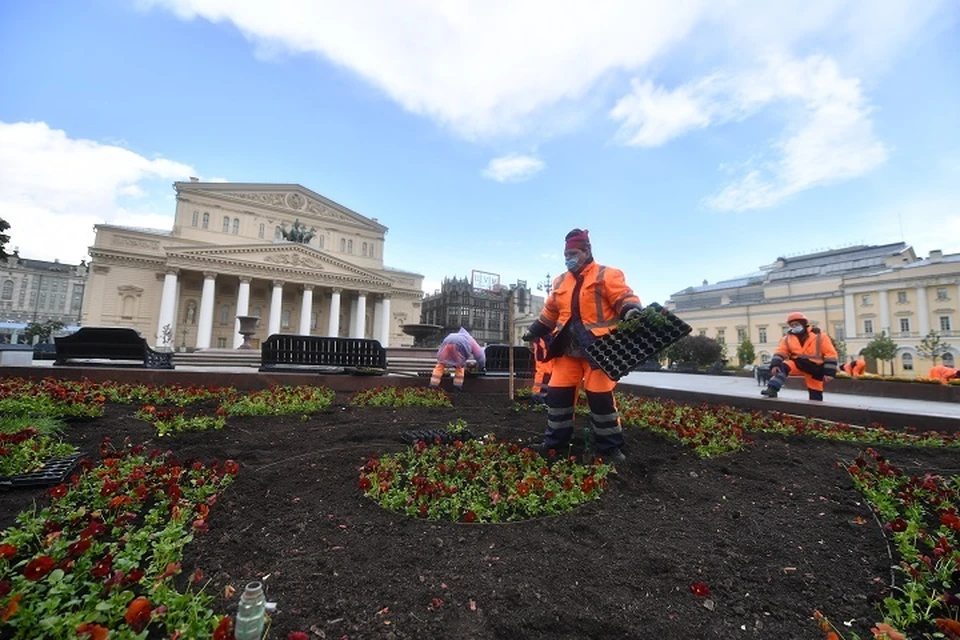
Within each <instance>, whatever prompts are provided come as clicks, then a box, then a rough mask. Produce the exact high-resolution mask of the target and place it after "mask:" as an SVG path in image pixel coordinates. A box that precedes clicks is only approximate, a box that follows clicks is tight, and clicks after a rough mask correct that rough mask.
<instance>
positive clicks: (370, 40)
mask: <svg viewBox="0 0 960 640" xmlns="http://www.w3.org/2000/svg"><path fill="white" fill-rule="evenodd" d="M769 5H773V6H769ZM565 7H566V8H565ZM0 86H2V87H4V88H3V90H2V91H0V218H3V219H5V220H7V221H8V222H10V223H11V225H12V228H11V230H10V232H9V233H10V235H11V237H12V239H11V242H10V247H11V248H12V247H19V249H20V252H21V255H23V256H24V257H33V258H41V259H51V260H52V259H54V258H58V259H60V260H62V261H68V262H77V261H79V260H80V259H81V258H83V257H85V255H86V247H87V246H89V245H90V244H91V243H92V241H93V231H92V225H93V224H96V223H99V222H113V223H117V224H129V225H134V226H146V227H154V228H162V229H169V228H170V226H171V224H172V217H173V210H174V203H173V191H172V189H171V187H170V184H171V183H172V182H173V181H175V180H183V179H186V178H187V177H188V176H191V175H192V176H199V177H200V178H201V179H204V180H229V181H232V182H283V183H291V182H295V183H300V184H302V185H304V186H306V187H308V188H310V189H313V190H314V191H317V192H319V193H321V194H323V195H325V196H326V197H328V198H331V199H333V200H335V201H337V202H340V203H341V204H343V205H345V206H347V207H350V208H352V209H354V210H355V211H358V212H359V213H361V214H363V215H366V216H369V217H374V218H378V219H379V221H380V222H381V223H383V224H385V225H387V226H388V227H389V228H390V231H389V233H388V235H387V247H386V255H385V261H386V263H387V264H388V265H389V266H392V267H396V268H400V269H407V270H411V271H416V272H419V273H422V274H424V276H425V283H424V286H425V288H426V289H427V290H428V291H432V290H433V289H434V288H436V287H438V286H439V283H440V281H441V280H442V279H443V278H444V277H447V276H461V277H462V276H467V275H469V273H470V271H471V270H472V269H478V270H483V271H490V272H494V273H498V274H500V276H501V278H502V280H503V281H504V282H513V281H515V280H517V279H525V280H527V281H528V282H529V283H531V284H535V283H537V282H540V281H542V280H545V278H546V276H547V274H549V275H550V276H555V275H557V274H558V273H559V271H560V270H561V269H562V268H563V263H562V248H563V236H564V234H565V233H566V232H567V231H568V230H570V229H571V228H573V227H585V228H588V229H590V233H591V237H592V238H593V245H594V254H595V257H596V258H597V260H598V261H600V262H601V263H604V264H610V265H613V266H617V267H620V268H622V269H623V270H624V271H625V272H626V274H627V279H628V282H629V283H630V284H631V285H632V286H633V288H634V289H635V290H636V292H637V293H638V294H639V295H640V297H641V299H642V300H643V301H644V302H652V301H659V302H662V301H664V300H665V299H666V298H667V297H668V296H669V295H670V294H671V293H673V292H676V291H679V290H681V289H683V288H685V287H687V286H690V285H697V284H700V283H701V282H702V281H703V280H705V279H706V280H708V281H710V282H714V281H716V280H720V279H725V278H731V277H735V276H738V275H741V274H744V273H749V272H751V271H754V270H756V269H757V268H758V267H759V266H760V265H762V264H766V263H769V262H771V261H773V260H774V259H775V258H776V257H777V256H779V255H789V254H797V253H804V252H810V251H815V250H820V249H824V248H834V247H840V246H845V245H850V244H857V243H871V244H879V243H886V242H896V241H900V240H901V239H902V240H904V241H906V242H907V243H910V244H912V245H913V246H914V247H915V249H916V250H917V252H918V254H922V255H926V254H927V253H928V252H929V251H930V250H932V249H942V250H944V251H946V252H958V251H960V125H958V121H960V4H958V3H956V2H955V1H952V0H919V1H913V2H911V1H903V2H901V1H894V0H875V1H869V2H868V1H866V0H857V1H854V0H850V1H848V2H843V1H842V0H804V1H801V0H783V1H780V2H776V3H769V2H761V1H759V0H758V1H752V0H709V1H708V0H699V1H698V0H689V1H686V2H678V1H675V0H669V1H668V0H649V1H647V2H643V3H637V2H632V1H624V2H618V1H613V0H611V1H608V2H603V3H594V4H593V5H592V6H590V3H571V4H570V5H566V6H565V5H564V3H559V4H558V3H556V2H545V1H539V0H531V1H530V2H527V3H511V2H494V3H490V2H469V1H466V0H464V1H462V2H456V3H447V2H436V3H432V2H405V3H404V2H385V1H384V2H369V3H327V2H303V1H298V0H273V2H269V3H266V2H254V1H246V0H87V1H86V2H74V1H66V0H64V1H60V0H48V1H45V2H29V1H26V0H10V1H8V2H4V3H2V4H0Z"/></svg>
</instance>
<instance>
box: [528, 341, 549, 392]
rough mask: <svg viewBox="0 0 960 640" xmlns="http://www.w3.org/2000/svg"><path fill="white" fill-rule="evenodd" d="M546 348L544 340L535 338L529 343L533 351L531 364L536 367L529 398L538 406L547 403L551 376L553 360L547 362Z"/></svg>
mask: <svg viewBox="0 0 960 640" xmlns="http://www.w3.org/2000/svg"><path fill="white" fill-rule="evenodd" d="M548 347H549V345H548V344H547V341H546V340H545V339H544V338H537V339H536V340H534V341H533V342H531V343H530V348H531V349H532V350H533V364H534V366H535V367H536V372H535V373H534V376H533V389H532V390H531V398H532V399H533V401H534V402H537V403H539V404H546V402H547V389H548V388H549V386H550V376H551V375H552V374H553V360H547V349H548Z"/></svg>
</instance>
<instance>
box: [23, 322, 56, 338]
mask: <svg viewBox="0 0 960 640" xmlns="http://www.w3.org/2000/svg"><path fill="white" fill-rule="evenodd" d="M65 326H66V325H65V324H63V323H62V322H60V321H59V320H47V321H46V322H30V323H28V324H27V327H26V328H25V329H24V330H23V335H24V337H25V338H26V339H27V341H28V342H33V339H34V338H38V340H37V342H50V336H52V335H53V334H54V332H56V331H60V330H61V329H63V328H64V327H65Z"/></svg>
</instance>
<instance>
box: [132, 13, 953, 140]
mask: <svg viewBox="0 0 960 640" xmlns="http://www.w3.org/2000/svg"><path fill="white" fill-rule="evenodd" d="M139 3H140V4H141V5H143V6H146V7H160V8H163V9H166V10H168V11H171V12H173V13H174V14H176V15H177V16H179V17H180V18H182V19H185V20H190V19H204V20H208V21H210V22H225V23H231V24H232V25H234V26H235V27H236V28H237V29H238V30H240V31H241V32H242V33H243V34H244V35H245V36H246V37H247V38H248V39H249V40H251V41H252V42H253V43H254V46H255V47H256V48H257V52H258V54H259V55H260V56H261V58H265V59H277V58H278V57H280V56H282V55H284V54H285V53H294V54H311V55H317V56H321V57H323V58H326V59H327V60H330V61H331V62H333V63H334V64H337V65H339V66H341V67H344V68H346V69H349V70H350V71H352V72H354V73H356V74H358V75H359V76H361V77H363V78H364V79H366V80H367V81H368V82H370V83H371V84H372V85H374V86H376V87H378V88H379V89H381V90H382V91H383V92H384V93H385V94H387V95H388V96H390V98H391V99H393V100H394V101H396V102H397V103H399V104H400V105H402V106H403V107H404V108H405V109H407V110H409V111H411V112H413V113H418V114H423V115H425V116H428V117H430V118H433V119H435V120H437V121H439V122H441V123H443V124H445V125H448V126H450V127H451V128H453V129H454V130H455V131H457V132H458V133H459V134H461V135H463V136H465V137H467V138H475V137H480V136H488V135H496V134H518V133H523V132H525V131H527V130H535V131H537V132H543V131H544V130H547V131H549V130H550V129H551V126H550V122H551V120H552V119H554V118H560V119H561V120H563V122H562V123H559V125H558V126H561V127H562V126H564V125H566V124H569V122H570V121H571V120H572V121H575V120H576V118H571V114H570V112H569V107H570V103H571V102H573V103H579V107H580V108H582V109H589V108H591V106H592V105H594V104H595V102H594V101H593V100H591V97H592V96H590V95H589V94H590V91H591V90H592V89H597V88H602V87H605V86H609V85H608V83H605V82H603V80H604V79H605V78H609V77H610V76H611V74H616V73H622V72H627V73H636V72H638V71H641V70H643V69H645V68H648V67H649V66H650V64H651V63H658V64H659V63H660V62H661V61H662V60H664V59H665V58H667V57H668V56H676V57H677V58H678V60H679V62H680V63H681V65H684V64H686V63H688V62H693V63H695V62H697V61H702V60H711V61H713V60H716V61H725V60H741V61H744V60H754V59H756V58H757V57H758V56H760V57H763V56H769V55H778V54H780V55H796V52H797V51H811V50H823V46H827V47H829V50H830V52H831V54H832V55H833V56H834V57H835V58H837V59H838V60H839V61H840V62H841V64H843V65H844V68H847V65H853V67H852V68H853V69H855V72H856V73H857V74H858V75H860V74H861V72H865V71H866V70H869V69H871V68H874V67H877V66H882V65H883V64H884V63H885V61H887V60H889V59H890V58H892V57H894V56H895V55H896V54H897V52H898V51H899V50H900V49H901V48H902V47H903V46H905V45H906V44H907V43H909V42H911V41H912V40H914V39H915V36H916V34H917V32H918V31H920V30H922V29H924V28H927V27H928V26H929V25H936V24H948V23H949V20H947V19H946V18H945V17H944V16H943V15H942V14H944V13H946V12H947V11H954V10H955V9H953V8H951V7H952V6H953V5H952V3H951V2H950V0H875V1H872V2H863V0H778V1H777V2H761V1H759V0H752V1H747V0H681V1H675V0H646V1H645V2H634V1H633V0H606V1H604V2H600V3H563V4H559V5H558V4H557V3H556V2H551V1H550V0H530V1H528V2H523V3H515V2H494V3H490V2H483V1H481V0H473V1H471V0H460V1H458V2H430V1H426V0H413V1H411V2H400V3H397V2H388V1H386V0H381V1H379V2H378V1H371V2H339V3H338V2H310V1H309V0H274V2H269V3H267V2H262V1H261V0H139ZM945 7H946V9H945ZM672 97H673V98H676V99H678V100H679V99H680V98H682V96H680V95H674V96H672ZM682 106H685V107H689V106H690V105H689V104H687V105H682ZM558 107H561V108H560V109H559V111H561V112H562V113H558ZM563 107H566V108H563ZM677 117H678V120H679V122H678V126H679V125H684V124H686V125H687V126H690V124H689V123H691V122H692V123H694V124H696V123H697V122H698V120H697V117H696V114H692V113H690V114H687V115H686V117H685V116H684V114H682V113H681V114H677ZM641 139H642V138H641Z"/></svg>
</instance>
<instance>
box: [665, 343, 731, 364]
mask: <svg viewBox="0 0 960 640" xmlns="http://www.w3.org/2000/svg"><path fill="white" fill-rule="evenodd" d="M663 355H664V356H666V358H667V360H669V361H670V362H696V363H697V364H698V365H699V366H701V367H707V366H710V365H711V364H713V363H714V362H719V361H720V360H721V358H722V356H723V345H722V344H720V343H719V342H717V341H716V340H714V339H713V338H708V337H707V336H684V337H683V338H680V340H678V341H677V342H675V343H674V344H672V345H670V346H669V347H667V348H666V349H665V350H664V352H663Z"/></svg>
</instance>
